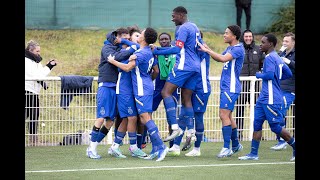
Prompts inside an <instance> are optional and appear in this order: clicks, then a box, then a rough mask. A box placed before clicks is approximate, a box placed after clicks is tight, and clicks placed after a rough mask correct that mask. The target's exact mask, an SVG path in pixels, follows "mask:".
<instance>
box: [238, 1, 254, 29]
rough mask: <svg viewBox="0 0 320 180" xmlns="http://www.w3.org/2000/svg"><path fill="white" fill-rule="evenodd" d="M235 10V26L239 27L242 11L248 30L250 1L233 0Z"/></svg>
mask: <svg viewBox="0 0 320 180" xmlns="http://www.w3.org/2000/svg"><path fill="white" fill-rule="evenodd" d="M235 2H236V8H237V25H238V26H239V27H241V17H242V11H244V13H245V15H246V29H250V23H251V0H235Z"/></svg>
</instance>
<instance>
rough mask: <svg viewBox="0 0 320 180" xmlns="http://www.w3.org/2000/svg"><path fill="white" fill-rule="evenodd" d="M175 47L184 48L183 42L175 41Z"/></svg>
mask: <svg viewBox="0 0 320 180" xmlns="http://www.w3.org/2000/svg"><path fill="white" fill-rule="evenodd" d="M176 46H178V47H180V48H182V47H183V46H184V42H182V41H180V40H177V41H176Z"/></svg>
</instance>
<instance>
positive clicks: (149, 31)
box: [144, 27, 158, 44]
mask: <svg viewBox="0 0 320 180" xmlns="http://www.w3.org/2000/svg"><path fill="white" fill-rule="evenodd" d="M157 38H158V33H157V31H156V30H154V29H153V28H151V27H148V28H146V30H145V31H144V39H145V41H146V43H147V44H153V43H155V42H156V41H157Z"/></svg>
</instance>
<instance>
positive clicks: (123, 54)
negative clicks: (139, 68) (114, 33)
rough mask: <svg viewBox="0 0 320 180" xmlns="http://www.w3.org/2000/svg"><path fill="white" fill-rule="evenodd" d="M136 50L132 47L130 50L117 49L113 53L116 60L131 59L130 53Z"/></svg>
mask: <svg viewBox="0 0 320 180" xmlns="http://www.w3.org/2000/svg"><path fill="white" fill-rule="evenodd" d="M134 51H135V50H134V49H132V48H130V49H129V50H125V51H117V52H115V53H114V54H113V55H114V59H115V60H116V61H119V62H121V61H123V60H126V59H129V57H130V55H131V54H132V53H133V52H134Z"/></svg>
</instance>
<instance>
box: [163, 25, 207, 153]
mask: <svg viewBox="0 0 320 180" xmlns="http://www.w3.org/2000/svg"><path fill="white" fill-rule="evenodd" d="M200 34H201V38H203V34H202V32H201V31H200ZM199 56H200V58H201V72H200V73H198V74H197V85H196V89H195V91H194V92H193V94H192V106H193V110H194V120H193V119H192V120H191V119H189V120H191V121H186V119H185V118H184V117H181V116H180V117H179V121H178V124H179V127H180V128H181V129H182V130H184V131H185V129H186V127H187V128H188V131H187V135H186V138H187V139H186V143H185V144H184V146H183V148H182V151H186V150H188V149H190V147H191V141H192V136H191V134H192V133H194V132H192V131H194V129H195V133H194V134H195V143H194V148H193V150H192V151H190V152H188V153H186V154H185V155H186V156H200V155H201V152H200V144H201V141H202V138H203V132H204V122H203V116H204V112H205V111H206V108H207V104H208V100H209V96H210V93H211V85H210V80H209V69H210V55H209V54H208V53H206V52H203V51H199ZM194 121H195V122H194ZM194 126H195V128H194ZM190 130H191V132H190ZM182 137H183V134H182V135H180V136H178V137H176V138H175V139H174V145H173V146H172V148H170V149H169V153H168V154H170V155H173V156H179V155H180V143H181V140H182Z"/></svg>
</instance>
